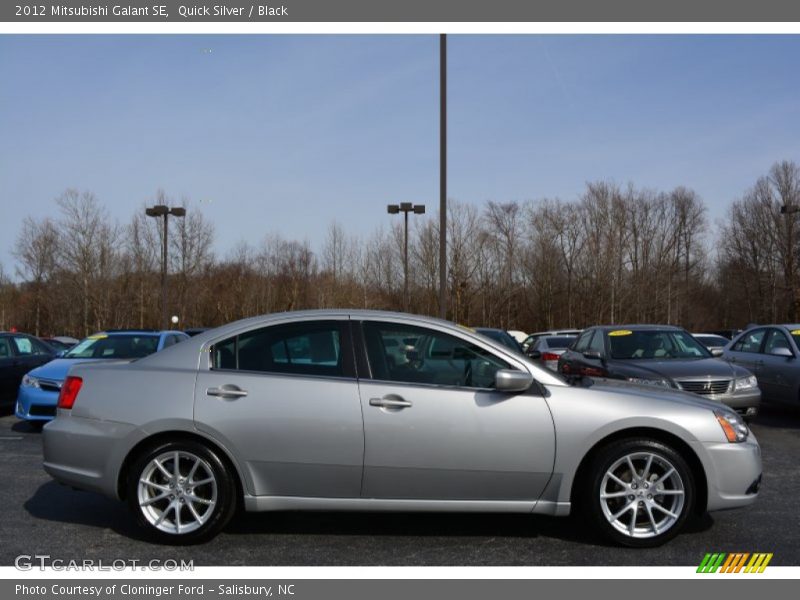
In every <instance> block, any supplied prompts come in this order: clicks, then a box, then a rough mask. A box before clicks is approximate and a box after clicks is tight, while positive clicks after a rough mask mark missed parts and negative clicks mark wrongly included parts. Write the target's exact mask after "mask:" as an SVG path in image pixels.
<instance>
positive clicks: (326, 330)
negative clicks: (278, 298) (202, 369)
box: [212, 321, 354, 377]
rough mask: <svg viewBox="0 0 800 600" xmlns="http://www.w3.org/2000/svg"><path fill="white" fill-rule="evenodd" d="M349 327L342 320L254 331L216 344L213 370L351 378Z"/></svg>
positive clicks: (293, 324)
mask: <svg viewBox="0 0 800 600" xmlns="http://www.w3.org/2000/svg"><path fill="white" fill-rule="evenodd" d="M348 327H349V324H348V323H347V322H344V321H304V322H299V323H292V324H287V325H273V326H271V327H263V328H261V329H254V330H253V331H248V332H246V333H242V334H240V335H238V336H234V337H231V338H228V339H227V340H224V341H222V342H219V343H217V344H215V345H214V347H213V349H212V357H213V359H212V363H213V365H212V368H214V369H226V370H240V371H258V372H264V373H285V374H296V375H320V376H330V377H344V376H348V377H352V376H354V370H353V361H352V350H351V349H350V345H349V342H346V341H345V340H346V339H349V328H348Z"/></svg>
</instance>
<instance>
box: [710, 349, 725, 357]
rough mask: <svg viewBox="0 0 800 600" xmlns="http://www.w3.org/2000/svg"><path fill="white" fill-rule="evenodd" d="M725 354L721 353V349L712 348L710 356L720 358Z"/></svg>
mask: <svg viewBox="0 0 800 600" xmlns="http://www.w3.org/2000/svg"><path fill="white" fill-rule="evenodd" d="M724 354H725V353H724V352H723V351H722V348H714V349H713V350H712V351H711V356H713V357H715V358H719V357H720V356H722V355H724Z"/></svg>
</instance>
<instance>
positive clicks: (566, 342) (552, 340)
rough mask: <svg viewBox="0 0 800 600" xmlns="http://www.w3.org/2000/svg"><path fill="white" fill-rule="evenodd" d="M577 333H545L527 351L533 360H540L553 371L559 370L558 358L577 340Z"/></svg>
mask: <svg viewBox="0 0 800 600" xmlns="http://www.w3.org/2000/svg"><path fill="white" fill-rule="evenodd" d="M577 338H578V336H576V335H544V336H542V337H539V338H536V340H535V341H534V342H533V344H531V345H530V346H528V350H527V351H526V352H525V354H527V356H528V358H530V359H531V360H532V361H534V362H536V361H538V362H540V363H541V364H542V365H544V366H545V367H547V368H548V369H550V370H551V371H558V359H559V357H560V356H561V355H562V354H564V352H565V351H566V349H567V348H569V347H570V346H571V345H572V344H573V343H574V342H575V340H576V339H577Z"/></svg>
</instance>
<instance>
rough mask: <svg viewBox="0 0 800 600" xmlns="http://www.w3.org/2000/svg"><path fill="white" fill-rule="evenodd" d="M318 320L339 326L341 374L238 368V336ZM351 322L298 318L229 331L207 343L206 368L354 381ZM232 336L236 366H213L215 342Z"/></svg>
mask: <svg viewBox="0 0 800 600" xmlns="http://www.w3.org/2000/svg"><path fill="white" fill-rule="evenodd" d="M320 322H331V323H336V324H337V325H338V327H339V335H340V339H341V349H342V374H341V375H324V374H319V373H314V374H311V373H286V372H281V371H251V370H249V369H240V368H239V337H240V336H242V335H244V334H246V333H250V332H253V331H258V330H259V329H267V328H272V327H285V326H292V325H303V324H307V323H320ZM351 330H352V322H351V320H350V319H349V317H348V318H347V319H336V318H323V319H320V318H314V319H298V320H287V321H277V322H275V323H261V324H259V325H258V326H256V327H250V328H247V329H243V330H241V331H237V332H235V333H230V334H227V335H224V336H221V337H220V338H218V339H215V340H211V341H210V342H209V343H208V345H207V346H206V348H207V350H206V351H205V353H206V354H207V358H208V364H207V370H208V371H209V372H218V373H248V374H252V375H262V376H269V377H302V378H314V379H337V380H348V381H355V380H356V379H357V373H356V367H355V353H354V350H353V346H354V344H353V335H352V331H351ZM231 338H234V342H233V355H234V360H235V361H236V366H235V368H233V369H218V368H215V367H214V347H215V346H216V345H217V344H221V343H223V342H226V341H228V340H230V339H231ZM348 347H349V348H350V351H349V352H348V351H347V348H348Z"/></svg>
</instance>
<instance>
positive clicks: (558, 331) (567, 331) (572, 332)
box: [522, 329, 582, 351]
mask: <svg viewBox="0 0 800 600" xmlns="http://www.w3.org/2000/svg"><path fill="white" fill-rule="evenodd" d="M581 331H582V329H553V330H551V331H537V332H536V333H532V334H530V335H529V336H528V337H527V338H525V341H524V342H522V350H523V351H527V349H528V348H530V347H531V344H533V342H535V341H536V340H537V339H539V338H540V337H543V336H546V335H578V334H579V333H580V332H581Z"/></svg>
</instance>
